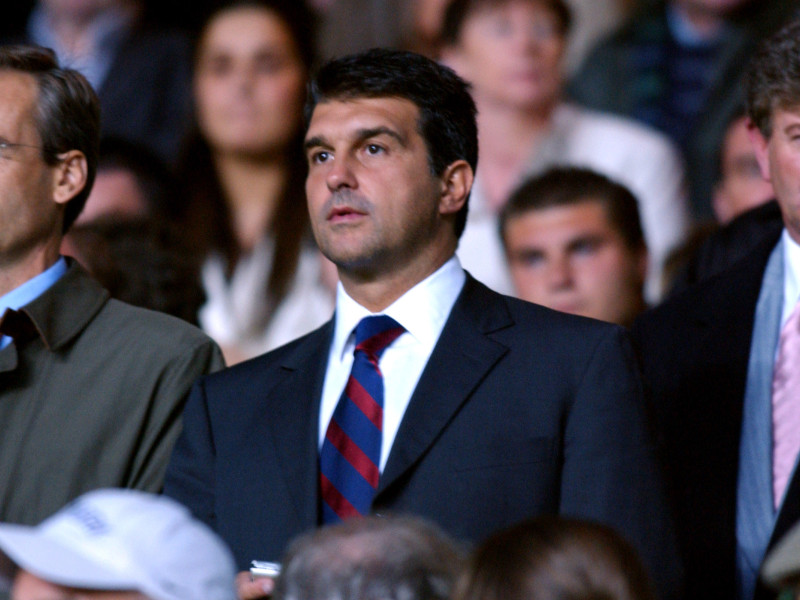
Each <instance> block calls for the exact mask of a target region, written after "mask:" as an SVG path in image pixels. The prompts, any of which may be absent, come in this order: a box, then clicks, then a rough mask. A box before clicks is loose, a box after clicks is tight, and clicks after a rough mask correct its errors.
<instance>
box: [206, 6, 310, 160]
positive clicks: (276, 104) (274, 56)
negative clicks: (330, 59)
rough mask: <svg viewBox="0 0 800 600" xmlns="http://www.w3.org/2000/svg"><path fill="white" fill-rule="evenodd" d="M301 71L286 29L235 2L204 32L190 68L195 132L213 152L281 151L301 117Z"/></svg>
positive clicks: (260, 10)
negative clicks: (193, 78)
mask: <svg viewBox="0 0 800 600" xmlns="http://www.w3.org/2000/svg"><path fill="white" fill-rule="evenodd" d="M305 78H306V72H305V68H304V66H303V63H302V60H301V58H300V55H299V53H298V50H297V48H296V46H295V43H294V40H293V39H292V37H291V32H290V30H289V28H288V27H287V26H286V25H285V24H284V22H283V21H282V20H281V19H280V18H279V17H278V16H277V15H276V14H275V13H273V12H271V11H269V10H266V9H263V8H257V7H239V8H233V9H230V10H226V11H223V12H221V13H219V14H217V16H216V17H214V18H213V19H212V20H211V22H210V23H209V24H208V26H207V27H206V29H205V31H204V32H203V35H202V38H201V41H200V46H199V49H198V58H197V64H196V66H195V85H194V91H195V103H196V106H197V118H198V123H199V125H200V130H201V132H202V133H203V135H204V136H205V137H206V139H207V140H208V142H209V145H210V146H211V148H212V150H214V151H215V152H223V153H234V154H245V155H263V154H273V153H277V152H281V151H282V150H283V148H285V147H286V145H287V144H288V143H289V142H290V141H291V139H292V137H293V136H294V135H296V133H297V130H298V127H299V126H300V122H301V115H302V103H303V98H304V93H305V92H304V90H305V88H304V86H305Z"/></svg>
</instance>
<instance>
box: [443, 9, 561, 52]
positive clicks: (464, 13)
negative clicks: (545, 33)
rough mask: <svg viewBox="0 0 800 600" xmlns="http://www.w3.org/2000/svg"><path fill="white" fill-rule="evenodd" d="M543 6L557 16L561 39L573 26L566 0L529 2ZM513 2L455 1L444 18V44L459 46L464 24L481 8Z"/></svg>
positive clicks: (446, 10) (446, 11)
mask: <svg viewBox="0 0 800 600" xmlns="http://www.w3.org/2000/svg"><path fill="white" fill-rule="evenodd" d="M528 1H529V2H536V3H537V4H541V5H543V6H544V7H545V8H547V9H548V10H550V11H552V13H553V14H554V15H555V16H556V20H557V21H558V33H559V34H560V35H561V37H564V36H566V35H567V34H568V33H569V29H570V26H571V25H572V13H571V12H570V10H569V7H568V6H567V5H566V3H565V2H564V0H528ZM509 2H511V0H453V1H452V2H450V3H449V4H448V5H447V8H446V9H445V12H444V17H443V18H442V33H441V37H442V42H443V43H444V44H446V45H453V44H457V43H458V40H459V39H460V37H461V30H462V28H463V27H464V22H465V21H466V20H467V18H468V17H469V16H470V15H472V14H473V13H474V12H475V11H476V10H478V9H479V8H483V7H486V6H489V7H493V6H503V5H504V4H508V3H509Z"/></svg>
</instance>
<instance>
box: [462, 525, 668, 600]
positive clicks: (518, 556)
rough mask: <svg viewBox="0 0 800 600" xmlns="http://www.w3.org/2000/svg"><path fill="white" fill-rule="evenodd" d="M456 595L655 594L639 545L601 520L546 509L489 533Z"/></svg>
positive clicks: (476, 598) (488, 598)
mask: <svg viewBox="0 0 800 600" xmlns="http://www.w3.org/2000/svg"><path fill="white" fill-rule="evenodd" d="M452 597H453V599H454V600H528V599H529V598H536V600H575V599H578V598H581V599H583V600H590V599H591V600H600V599H602V600H655V597H656V596H655V593H654V591H653V584H652V582H651V580H650V577H649V576H648V574H647V570H646V569H645V567H644V565H643V564H642V561H641V559H640V558H639V556H638V555H637V554H636V551H635V550H634V549H633V547H632V546H631V545H630V543H628V542H627V541H626V540H625V539H623V538H622V536H620V535H619V533H617V532H616V531H615V530H613V529H612V528H610V527H608V526H607V525H603V524H600V523H594V522H591V521H584V520H580V519H570V518H564V517H557V516H552V515H545V516H541V517H537V518H534V519H531V520H528V521H523V522H521V523H518V524H517V525H513V526H512V527H510V528H508V529H503V530H501V531H498V532H496V533H494V534H492V535H491V536H489V537H488V538H487V539H486V540H485V541H483V542H482V543H481V544H480V546H478V547H477V548H476V549H475V550H474V551H473V552H472V555H471V556H470V558H469V561H468V563H467V565H466V567H465V568H464V570H463V571H462V573H461V576H460V577H459V581H458V583H457V585H456V589H455V591H454V593H453V596H452Z"/></svg>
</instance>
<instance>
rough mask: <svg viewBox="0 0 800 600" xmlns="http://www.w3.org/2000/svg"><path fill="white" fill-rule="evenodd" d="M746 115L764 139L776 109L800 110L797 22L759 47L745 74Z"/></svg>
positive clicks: (799, 26) (769, 134)
mask: <svg viewBox="0 0 800 600" xmlns="http://www.w3.org/2000/svg"><path fill="white" fill-rule="evenodd" d="M745 90H746V93H747V114H748V116H749V117H750V120H751V121H752V122H753V123H754V124H755V126H756V127H758V129H759V130H760V131H761V133H762V134H763V135H764V137H766V138H769V137H770V136H771V135H772V117H773V115H774V113H775V110H777V109H795V108H797V107H800V19H795V20H794V21H792V22H791V23H789V24H788V25H787V26H786V27H784V28H783V29H781V30H780V31H778V33H776V34H775V35H773V36H772V37H770V38H767V39H765V40H763V41H762V42H761V44H759V47H758V49H757V50H756V52H755V54H754V55H753V57H752V58H751V59H750V64H749V65H748V67H747V71H746V73H745Z"/></svg>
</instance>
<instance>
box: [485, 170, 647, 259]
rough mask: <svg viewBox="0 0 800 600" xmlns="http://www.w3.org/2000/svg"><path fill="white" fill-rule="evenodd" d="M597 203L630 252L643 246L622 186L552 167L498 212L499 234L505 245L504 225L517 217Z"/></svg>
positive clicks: (634, 208) (634, 205)
mask: <svg viewBox="0 0 800 600" xmlns="http://www.w3.org/2000/svg"><path fill="white" fill-rule="evenodd" d="M587 201H591V202H599V203H600V204H602V205H603V207H604V208H605V212H606V216H607V217H608V220H609V222H610V223H611V225H612V226H613V227H614V229H616V230H617V231H618V232H619V234H620V235H621V236H622V239H623V240H625V244H626V245H627V246H628V247H629V248H631V249H633V250H636V249H640V248H644V247H645V241H644V233H643V232H642V222H641V218H640V216H639V205H638V202H636V197H635V196H634V195H633V194H632V193H631V192H630V190H629V189H628V188H626V187H625V186H624V185H622V184H619V183H617V182H615V181H612V180H611V179H609V178H608V177H606V176H605V175H601V174H600V173H597V172H595V171H592V170H591V169H584V168H579V167H556V168H552V169H550V170H548V171H546V172H544V173H543V174H541V175H539V176H538V177H533V178H531V179H528V180H526V181H525V182H523V183H522V185H520V186H519V187H518V188H517V189H516V190H514V192H512V194H511V196H510V197H509V199H508V202H507V203H506V205H505V206H504V207H503V210H502V211H501V213H500V235H501V237H502V239H503V244H504V245H505V244H506V230H507V226H508V222H509V221H510V220H511V219H513V218H514V217H516V216H519V215H521V214H524V213H527V212H530V211H536V210H543V209H545V208H552V207H556V206H574V205H576V204H580V203H582V202H587Z"/></svg>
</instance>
